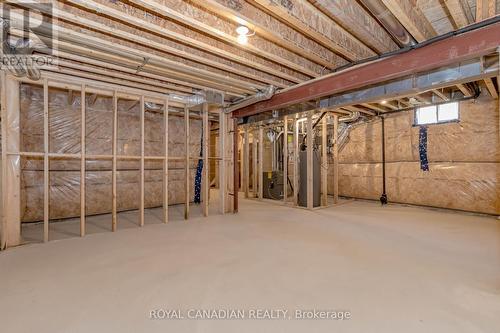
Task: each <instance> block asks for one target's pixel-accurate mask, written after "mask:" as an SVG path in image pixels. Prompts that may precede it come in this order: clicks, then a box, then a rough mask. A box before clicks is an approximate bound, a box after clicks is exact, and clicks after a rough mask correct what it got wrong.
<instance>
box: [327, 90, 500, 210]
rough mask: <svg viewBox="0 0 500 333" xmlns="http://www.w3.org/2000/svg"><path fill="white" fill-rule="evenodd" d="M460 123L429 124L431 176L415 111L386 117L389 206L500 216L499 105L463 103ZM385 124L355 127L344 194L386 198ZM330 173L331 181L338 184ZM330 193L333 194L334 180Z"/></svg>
mask: <svg viewBox="0 0 500 333" xmlns="http://www.w3.org/2000/svg"><path fill="white" fill-rule="evenodd" d="M459 112H460V122H458V123H446V124H435V125H428V160H429V168H430V170H429V171H428V172H425V171H422V170H421V169H420V158H419V127H418V126H413V124H414V112H413V111H408V112H401V113H396V114H393V115H390V116H387V118H386V121H385V130H386V131H385V132H386V162H387V164H386V172H387V195H388V197H389V201H391V202H399V203H408V204H415V205H424V206H433V207H442V208H451V209H458V210H464V211H472V212H480V213H488V214H500V187H499V182H498V181H499V178H500V162H499V161H500V144H499V110H498V100H493V99H492V98H490V97H489V96H488V95H486V96H485V95H484V94H483V95H482V96H481V97H480V98H479V99H477V100H469V101H464V102H461V103H460V110H459ZM381 142H382V141H381V121H380V120H378V119H377V120H373V121H370V122H368V123H366V124H362V125H359V126H357V127H355V128H354V129H353V130H352V131H351V133H350V136H349V142H348V143H347V144H346V146H345V147H344V149H343V150H342V151H341V152H340V158H339V191H340V195H342V196H346V197H354V198H363V199H373V200H378V198H379V197H380V195H381V193H382V163H381V162H382V145H381ZM332 169H333V168H330V175H329V177H330V179H333V173H332ZM329 192H330V193H332V192H333V185H332V181H330V182H329Z"/></svg>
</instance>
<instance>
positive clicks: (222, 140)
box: [219, 109, 226, 214]
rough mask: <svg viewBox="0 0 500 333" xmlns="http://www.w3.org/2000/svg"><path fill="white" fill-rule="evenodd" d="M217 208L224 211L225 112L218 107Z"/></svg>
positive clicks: (221, 211) (223, 212)
mask: <svg viewBox="0 0 500 333" xmlns="http://www.w3.org/2000/svg"><path fill="white" fill-rule="evenodd" d="M219 154H220V158H221V160H220V161H219V210H220V213H221V214H225V213H226V114H225V113H224V110H223V109H219Z"/></svg>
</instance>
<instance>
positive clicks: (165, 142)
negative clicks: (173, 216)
mask: <svg viewBox="0 0 500 333" xmlns="http://www.w3.org/2000/svg"><path fill="white" fill-rule="evenodd" d="M163 103H164V110H163V157H164V160H163V223H168V98H166V99H165V101H164V102H163Z"/></svg>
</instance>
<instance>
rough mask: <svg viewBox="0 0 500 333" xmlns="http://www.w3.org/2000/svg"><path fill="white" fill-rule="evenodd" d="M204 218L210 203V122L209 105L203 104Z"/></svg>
mask: <svg viewBox="0 0 500 333" xmlns="http://www.w3.org/2000/svg"><path fill="white" fill-rule="evenodd" d="M202 118H203V119H202V121H203V194H202V200H203V216H205V217H207V216H208V207H209V206H208V205H209V201H210V195H209V194H210V169H209V168H210V164H209V159H208V155H209V154H210V124H209V122H208V104H207V103H204V104H203V115H202Z"/></svg>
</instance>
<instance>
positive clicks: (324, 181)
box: [321, 114, 328, 206]
mask: <svg viewBox="0 0 500 333" xmlns="http://www.w3.org/2000/svg"><path fill="white" fill-rule="evenodd" d="M327 118H328V114H325V115H324V116H323V119H321V195H322V196H321V204H322V205H323V206H327V205H328V155H327V153H328V152H327V149H326V148H327V147H326V145H327V135H328V128H327Z"/></svg>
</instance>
